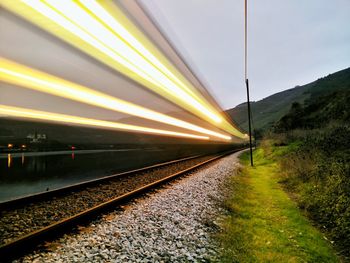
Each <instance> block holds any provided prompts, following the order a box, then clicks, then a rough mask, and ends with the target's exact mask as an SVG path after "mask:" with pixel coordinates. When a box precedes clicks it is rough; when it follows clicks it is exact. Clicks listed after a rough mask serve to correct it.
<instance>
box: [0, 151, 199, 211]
mask: <svg viewBox="0 0 350 263" xmlns="http://www.w3.org/2000/svg"><path fill="white" fill-rule="evenodd" d="M202 156H205V155H195V156H190V157H185V158H181V159H176V160H172V161H168V162H163V163H158V164H154V165H150V166H145V167H142V168H139V169H134V170H130V171H126V172H121V173H117V174H112V175H107V176H104V177H100V178H97V179H92V180H88V181H84V182H79V183H75V184H71V185H68V186H64V187H60V188H57V189H52V190H49V191H45V192H39V193H35V194H32V195H26V196H22V197H18V198H15V199H11V200H8V201H3V202H0V211H1V210H6V209H8V208H10V209H13V208H15V207H18V206H21V205H25V204H29V203H33V202H36V201H43V200H44V199H48V198H51V197H54V196H62V195H64V194H67V193H68V192H73V191H77V190H80V189H83V188H86V187H89V186H92V185H96V184H99V183H103V182H105V181H108V180H113V179H115V178H118V177H124V176H129V175H133V174H135V173H139V172H145V171H148V170H150V169H154V168H161V167H164V166H167V165H170V164H174V163H177V162H182V161H188V160H192V159H195V158H199V157H202Z"/></svg>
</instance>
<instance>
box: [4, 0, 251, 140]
mask: <svg viewBox="0 0 350 263" xmlns="http://www.w3.org/2000/svg"><path fill="white" fill-rule="evenodd" d="M22 3H25V4H21V2H17V1H11V0H2V4H3V5H4V6H5V7H7V8H8V9H9V10H11V11H12V12H15V13H17V14H19V15H21V16H23V17H24V18H26V19H28V20H30V21H31V22H33V23H35V24H37V25H39V26H40V27H41V28H44V29H45V30H47V31H49V32H51V33H52V34H54V35H56V36H58V37H60V38H62V39H63V40H65V41H66V42H68V43H70V44H72V45H74V46H75V47H77V48H79V49H81V50H83V51H84V52H85V53H87V54H89V55H90V56H92V57H94V58H96V59H98V60H100V61H101V62H103V63H104V64H106V65H108V66H110V67H112V68H114V69H116V70H118V71H119V72H121V73H122V74H124V75H126V76H128V77H130V78H132V79H133V80H135V81H137V82H138V83H140V84H142V85H143V86H146V87H148V88H150V89H151V90H153V91H154V92H156V93H158V94H159V95H161V96H163V97H166V98H167V99H168V100H170V101H172V102H173V103H175V104H177V105H179V106H181V107H182V108H184V109H186V110H188V111H190V112H192V113H194V114H196V115H197V116H199V117H201V118H202V119H204V120H205V121H207V122H210V123H212V124H214V125H216V126H218V127H219V128H221V129H223V130H225V131H227V132H229V133H231V134H232V135H234V136H237V137H239V138H244V135H243V134H242V133H241V132H240V131H239V130H237V129H236V128H234V127H233V126H232V125H231V124H230V123H229V122H228V121H227V120H225V119H224V118H223V117H222V116H221V113H220V112H218V111H217V110H216V109H215V108H214V107H213V106H212V105H211V104H210V103H209V102H208V101H207V100H206V99H205V98H204V97H203V96H202V95H201V94H200V93H199V92H198V91H197V90H196V89H195V88H194V87H193V86H191V84H190V82H188V81H187V80H186V78H184V77H183V76H182V75H181V74H180V73H179V72H177V70H175V69H174V68H171V67H169V65H170V64H171V63H169V61H168V60H166V58H165V57H164V56H163V57H161V56H160V55H159V54H160V52H159V51H157V52H152V50H153V51H154V50H155V48H154V47H151V44H150V41H148V42H147V41H140V39H141V40H144V39H147V37H146V36H145V35H144V34H142V33H141V32H140V31H138V30H136V29H135V26H134V25H132V23H131V22H130V21H127V19H126V18H125V16H123V14H122V11H120V10H119V9H118V7H117V6H115V5H113V8H108V9H107V7H108V6H107V5H109V6H111V5H112V4H111V3H112V2H109V1H101V2H96V1H93V0H82V1H65V2H64V4H62V2H60V1H52V0H46V1H34V0H22ZM112 9H113V10H112ZM107 10H108V11H107ZM115 10H117V11H118V15H119V16H116V15H115V12H114V11H115ZM144 42H147V43H146V44H147V48H146V47H145V45H146V44H145V43H144ZM141 43H143V44H144V45H143V44H141ZM150 50H151V51H150ZM152 53H153V54H152ZM154 54H158V55H157V57H156V56H155V55H154ZM160 61H163V62H164V61H165V62H166V63H162V62H160ZM165 65H168V66H165ZM180 79H182V80H183V81H181V80H180ZM185 83H186V84H185Z"/></svg>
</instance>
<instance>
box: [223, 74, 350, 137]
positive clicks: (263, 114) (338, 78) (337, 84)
mask: <svg viewBox="0 0 350 263" xmlns="http://www.w3.org/2000/svg"><path fill="white" fill-rule="evenodd" d="M343 89H350V68H347V69H344V70H341V71H338V72H335V73H333V74H329V75H328V76H326V77H323V78H320V79H318V80H316V81H314V82H311V83H309V84H306V85H303V86H296V87H295V88H292V89H289V90H285V91H282V92H279V93H276V94H273V95H271V96H269V97H267V98H264V99H262V100H260V101H256V102H251V109H252V114H253V123H254V127H255V129H268V128H270V127H271V126H272V125H273V124H274V123H275V122H276V121H278V120H279V119H281V118H282V117H283V116H284V115H286V114H287V113H288V112H289V110H290V108H291V106H292V104H293V103H294V102H298V103H303V102H304V101H306V100H314V99H316V98H317V97H320V96H324V95H327V94H328V93H332V92H335V91H338V90H343ZM226 112H227V113H228V115H229V116H230V117H231V118H232V119H233V120H234V122H235V123H236V124H238V125H239V127H241V128H242V129H244V130H248V116H247V104H246V103H242V104H240V105H238V106H236V107H235V108H233V109H229V110H227V111H226Z"/></svg>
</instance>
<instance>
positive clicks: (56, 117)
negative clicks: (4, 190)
mask: <svg viewBox="0 0 350 263" xmlns="http://www.w3.org/2000/svg"><path fill="white" fill-rule="evenodd" d="M0 114H2V115H5V116H11V117H19V118H28V119H36V120H45V121H52V122H60V123H70V124H80V125H87V126H95V127H103V128H112V129H117V130H126V131H136V132H141V133H149V134H155V135H167V136H173V137H183V138H191V139H199V140H208V139H209V137H207V136H200V135H194V134H189V133H182V132H174V131H168V130H160V129H153V128H148V127H142V126H135V125H129V124H123V123H118V122H110V121H102V120H95V119H89V118H82V117H78V116H71V115H65V114H58V113H52V112H45V111H37V110H32V109H25V108H18V107H12V106H6V105H1V104H0Z"/></svg>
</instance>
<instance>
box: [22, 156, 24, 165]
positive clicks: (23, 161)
mask: <svg viewBox="0 0 350 263" xmlns="http://www.w3.org/2000/svg"><path fill="white" fill-rule="evenodd" d="M23 165H24V153H22V166H23Z"/></svg>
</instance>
